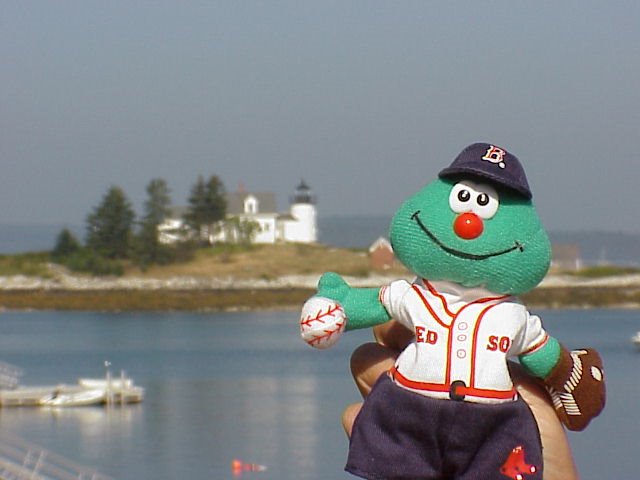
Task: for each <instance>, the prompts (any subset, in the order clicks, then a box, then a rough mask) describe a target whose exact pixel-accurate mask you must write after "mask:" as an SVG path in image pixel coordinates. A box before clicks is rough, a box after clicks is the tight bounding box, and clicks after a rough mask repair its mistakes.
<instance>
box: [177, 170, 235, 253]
mask: <svg viewBox="0 0 640 480" xmlns="http://www.w3.org/2000/svg"><path fill="white" fill-rule="evenodd" d="M226 213H227V201H226V199H225V188H224V184H223V183H222V181H221V180H220V178H218V177H217V176H216V175H212V176H211V177H209V180H208V181H207V182H205V181H204V178H203V177H202V176H199V177H198V180H197V182H196V183H195V185H194V186H193V187H192V189H191V195H190V196H189V211H188V212H187V214H186V215H185V222H186V223H187V225H189V226H190V227H191V228H192V229H193V230H194V231H195V232H197V233H198V236H199V238H200V239H201V240H204V241H205V242H206V243H210V237H211V235H212V234H213V233H214V231H215V225H216V223H218V222H219V221H220V220H223V219H224V217H225V215H226Z"/></svg>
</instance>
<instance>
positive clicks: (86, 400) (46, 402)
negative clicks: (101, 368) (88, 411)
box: [40, 389, 106, 407]
mask: <svg viewBox="0 0 640 480" xmlns="http://www.w3.org/2000/svg"><path fill="white" fill-rule="evenodd" d="M105 396H106V392H105V390H103V389H98V390H85V389H79V390H77V391H73V390H72V391H66V392H57V391H54V392H53V393H52V394H51V395H47V396H45V397H43V398H41V399H40V405H42V406H44V407H81V406H85V405H98V404H101V403H104V402H105Z"/></svg>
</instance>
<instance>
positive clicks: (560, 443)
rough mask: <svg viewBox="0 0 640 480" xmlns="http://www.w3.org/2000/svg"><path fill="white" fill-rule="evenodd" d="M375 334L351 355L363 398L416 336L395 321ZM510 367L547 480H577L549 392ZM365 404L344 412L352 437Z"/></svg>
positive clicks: (574, 467)
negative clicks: (536, 437) (538, 445)
mask: <svg viewBox="0 0 640 480" xmlns="http://www.w3.org/2000/svg"><path fill="white" fill-rule="evenodd" d="M374 337H375V339H376V342H375V343H366V344H363V345H361V346H359V347H358V348H357V349H356V350H355V351H354V353H353V355H352V357H351V372H352V374H353V378H354V380H355V383H356V386H357V387H358V390H359V391H360V393H361V394H362V396H363V397H366V396H367V395H368V394H369V392H370V391H371V388H372V387H373V385H374V384H375V382H376V381H377V380H378V378H379V377H380V375H382V374H383V373H385V372H387V371H388V370H389V369H390V368H391V367H393V366H394V363H395V360H396V358H397V356H398V355H399V353H400V352H401V351H402V350H403V349H404V347H405V346H406V345H407V344H408V343H409V342H410V341H411V340H412V339H413V334H412V332H410V331H409V330H407V329H406V328H405V327H403V326H402V325H400V324H399V323H397V322H395V321H393V320H391V321H389V322H387V323H385V324H382V325H379V326H377V327H375V328H374ZM509 368H510V371H511V376H512V379H513V382H514V384H515V386H516V388H517V389H518V393H519V394H520V395H521V396H522V398H523V400H524V401H525V402H526V403H527V404H528V405H529V408H530V409H531V411H532V412H533V416H534V417H535V419H536V422H537V423H538V429H539V430H540V437H541V440H542V447H543V450H542V451H543V458H544V466H545V474H544V478H545V480H577V479H578V472H577V469H576V466H575V463H574V461H573V456H572V453H571V448H570V446H569V442H568V439H567V436H566V433H565V430H564V428H563V427H562V424H561V423H560V421H559V419H558V417H557V415H556V413H555V411H554V409H553V405H552V404H551V401H550V399H549V396H548V394H547V392H546V391H545V390H544V388H543V387H541V386H540V385H539V384H538V383H537V382H536V381H535V380H534V379H533V378H532V377H531V376H529V375H527V374H526V372H525V371H524V370H523V369H522V367H520V366H519V365H517V364H510V365H509ZM361 406H362V404H361V403H357V404H353V405H349V406H348V407H347V408H346V409H345V411H344V413H343V415H342V424H343V426H344V429H345V432H346V433H347V435H349V436H350V434H351V428H352V426H353V422H354V420H355V418H356V416H357V415H358V412H359V411H360V407H361Z"/></svg>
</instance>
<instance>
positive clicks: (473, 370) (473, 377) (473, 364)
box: [469, 303, 500, 387]
mask: <svg viewBox="0 0 640 480" xmlns="http://www.w3.org/2000/svg"><path fill="white" fill-rule="evenodd" d="M496 305H500V304H499V303H494V304H493V305H489V306H487V308H485V309H484V310H482V312H480V315H478V321H477V322H476V324H475V327H474V330H473V345H472V348H471V378H470V379H469V383H470V384H471V386H472V387H473V386H474V385H475V384H476V353H477V352H478V332H479V331H480V323H481V322H482V319H483V318H484V316H485V314H486V313H487V312H488V311H489V310H491V309H492V308H493V307H495V306H496Z"/></svg>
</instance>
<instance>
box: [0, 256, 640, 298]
mask: <svg viewBox="0 0 640 480" xmlns="http://www.w3.org/2000/svg"><path fill="white" fill-rule="evenodd" d="M49 261H50V260H49V256H48V255H47V254H46V253H38V254H22V255H13V256H0V276H4V277H11V276H22V277H33V278H48V279H55V277H56V275H60V274H61V272H62V271H64V269H61V268H60V267H59V266H52V265H50V264H49V263H48V262H49ZM325 271H335V272H338V273H341V274H342V275H345V276H352V277H367V276H369V275H370V274H372V273H380V272H374V271H372V270H371V266H370V263H369V258H368V255H367V254H366V252H364V251H358V250H348V249H340V248H331V247H325V246H321V245H291V244H288V245H264V246H253V247H249V248H246V247H245V248H240V247H233V246H222V247H218V248H209V249H203V250H200V251H198V252H196V255H195V257H194V258H193V259H192V260H191V261H189V262H184V263H178V264H172V265H166V266H155V267H152V268H149V269H147V270H144V271H142V270H140V269H139V268H137V267H136V266H134V265H128V266H126V268H125V269H124V275H123V277H124V278H132V279H161V280H162V279H173V278H180V277H184V278H196V279H198V278H200V279H207V278H209V279H210V278H225V279H229V278H232V279H236V280H246V279H258V280H273V279H277V278H281V277H283V276H287V275H320V273H322V272H325ZM384 273H385V274H386V275H388V276H389V277H392V278H393V277H396V278H399V277H406V276H408V272H407V271H406V270H405V269H404V268H403V267H402V266H397V267H395V268H393V269H391V270H386V271H384ZM630 273H637V270H629V271H627V270H624V269H615V268H613V267H607V268H606V269H603V268H598V269H586V270H584V271H583V272H580V273H579V276H582V277H586V278H597V277H602V276H616V275H618V276H619V275H626V274H630ZM89 278H90V277H85V279H89ZM79 281H80V282H81V281H82V277H80V279H79ZM231 285H233V283H231ZM91 288H92V287H89V288H86V287H85V288H78V289H73V288H67V289H64V288H57V289H56V288H44V287H40V288H22V287H21V288H5V289H0V309H2V308H6V309H20V310H24V309H35V310H83V311H166V310H169V311H170V310H175V311H180V310H182V311H214V310H247V309H254V310H258V309H284V308H299V307H300V305H302V303H303V302H304V300H305V299H307V298H308V297H309V296H311V295H312V294H313V293H314V291H313V290H310V289H305V288H270V289H268V288H267V289H262V288H261V289H258V288H255V289H252V288H247V289H238V288H233V286H232V287H231V288H228V289H223V290H220V289H208V287H207V288H206V289H205V288H201V289H182V290H181V289H180V288H175V289H171V288H159V289H148V290H144V289H135V288H132V289H126V288H128V287H124V288H121V287H116V289H106V288H105V289H104V290H97V289H95V287H93V288H94V289H91ZM523 300H524V301H525V302H526V304H527V305H529V306H530V307H532V308H583V307H596V308H605V307H619V306H634V307H639V306H640V286H639V287H624V288H620V287H603V286H598V287H588V286H582V287H575V286H567V287H565V286H556V287H552V288H544V287H538V288H537V289H535V290H533V291H532V292H530V293H528V294H526V295H524V296H523Z"/></svg>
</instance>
